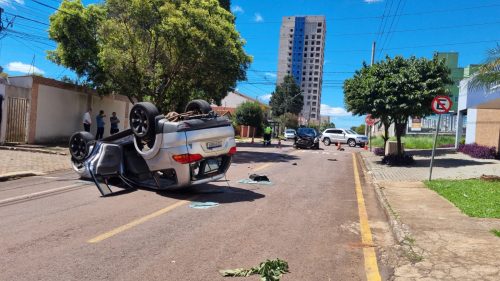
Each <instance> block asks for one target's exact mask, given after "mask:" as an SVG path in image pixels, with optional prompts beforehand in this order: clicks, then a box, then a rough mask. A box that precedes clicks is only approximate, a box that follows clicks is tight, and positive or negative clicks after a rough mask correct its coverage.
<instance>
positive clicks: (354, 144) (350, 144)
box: [347, 139, 356, 147]
mask: <svg viewBox="0 0 500 281" xmlns="http://www.w3.org/2000/svg"><path fill="white" fill-rule="evenodd" d="M347 144H348V145H349V146H350V147H355V146H356V140H354V139H348V140H347Z"/></svg>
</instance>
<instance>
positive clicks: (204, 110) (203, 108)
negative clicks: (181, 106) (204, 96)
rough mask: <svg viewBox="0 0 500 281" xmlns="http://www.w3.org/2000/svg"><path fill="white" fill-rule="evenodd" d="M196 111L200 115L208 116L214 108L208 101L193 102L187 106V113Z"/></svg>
mask: <svg viewBox="0 0 500 281" xmlns="http://www.w3.org/2000/svg"><path fill="white" fill-rule="evenodd" d="M188 111H194V112H196V113H198V114H208V113H209V112H211V111H212V107H211V106H210V104H209V103H208V102H207V101H204V100H192V101H190V102H189V103H188V104H187V105H186V110H185V112H188Z"/></svg>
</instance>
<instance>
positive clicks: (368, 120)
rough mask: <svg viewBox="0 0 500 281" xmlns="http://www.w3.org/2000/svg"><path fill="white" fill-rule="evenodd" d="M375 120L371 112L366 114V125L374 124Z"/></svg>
mask: <svg viewBox="0 0 500 281" xmlns="http://www.w3.org/2000/svg"><path fill="white" fill-rule="evenodd" d="M375 122H377V120H376V119H373V118H372V115H371V114H368V115H366V118H365V123H366V125H367V126H373V124H375Z"/></svg>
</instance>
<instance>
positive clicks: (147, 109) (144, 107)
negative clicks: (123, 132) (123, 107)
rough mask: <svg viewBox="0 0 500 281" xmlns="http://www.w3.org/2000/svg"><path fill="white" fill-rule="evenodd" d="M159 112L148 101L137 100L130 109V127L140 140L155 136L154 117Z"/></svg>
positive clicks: (146, 140)
mask: <svg viewBox="0 0 500 281" xmlns="http://www.w3.org/2000/svg"><path fill="white" fill-rule="evenodd" d="M159 114H160V112H159V111H158V108H157V107H156V106H155V105H154V104H152V103H150V102H139V103H136V104H134V106H132V109H131V110H130V122H129V123H130V128H131V129H132V132H133V133H134V135H135V136H136V137H137V138H138V139H139V140H141V141H145V142H148V141H151V140H154V137H155V117H156V116H158V115H159Z"/></svg>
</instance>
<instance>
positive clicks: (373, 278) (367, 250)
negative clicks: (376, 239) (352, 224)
mask: <svg viewBox="0 0 500 281" xmlns="http://www.w3.org/2000/svg"><path fill="white" fill-rule="evenodd" d="M352 163H353V168H354V183H355V185H356V197H357V200H358V213H359V224H360V230H361V242H362V243H363V245H366V246H368V247H364V248H363V256H364V259H365V273H366V279H367V280H368V281H380V280H381V277H380V273H379V271H378V264H377V255H376V253H375V248H374V247H372V246H373V240H372V232H371V230H370V225H369V223H368V214H367V212H366V205H365V199H364V198H363V190H362V189H361V181H360V179H359V172H358V164H357V162H356V154H355V153H352Z"/></svg>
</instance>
